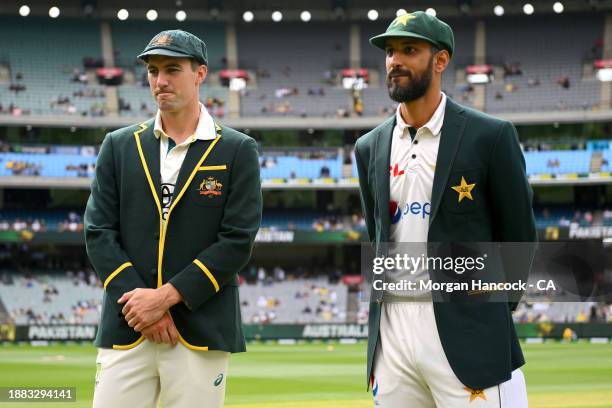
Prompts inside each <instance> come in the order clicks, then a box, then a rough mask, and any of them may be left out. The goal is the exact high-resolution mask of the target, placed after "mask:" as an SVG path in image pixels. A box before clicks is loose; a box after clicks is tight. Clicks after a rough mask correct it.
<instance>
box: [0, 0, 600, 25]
mask: <svg viewBox="0 0 612 408" xmlns="http://www.w3.org/2000/svg"><path fill="white" fill-rule="evenodd" d="M52 3H53V4H52V5H54V6H57V7H59V8H60V10H61V16H62V17H66V16H68V17H84V16H89V17H94V18H116V14H117V11H118V10H119V9H122V8H127V9H128V10H129V11H130V15H131V17H130V18H136V19H145V13H146V11H147V10H150V9H155V10H157V12H158V14H159V19H162V20H163V19H174V16H175V13H176V12H177V11H178V10H184V11H186V12H187V15H188V19H190V20H219V21H240V20H241V16H242V13H243V12H244V11H246V10H251V11H253V12H254V13H255V21H271V18H270V14H271V12H272V11H274V10H279V11H281V12H283V14H284V18H283V21H285V22H287V21H295V20H298V19H299V13H300V12H301V11H303V10H309V11H310V12H311V14H312V19H313V21H316V20H336V19H338V20H366V19H367V13H368V11H369V10H370V9H376V10H377V11H378V16H379V18H380V19H383V20H391V19H392V18H394V17H395V13H396V12H397V10H398V5H399V4H401V3H398V2H397V1H391V0H375V1H372V0H308V1H303V0H299V1H291V2H287V1H286V0H259V1H258V0H248V1H247V0H205V1H202V0H147V1H142V0H133V1H130V2H129V6H127V3H126V1H125V0H56V1H54V2H52ZM525 3H530V4H532V5H533V7H534V9H535V14H552V13H554V12H553V8H552V5H553V1H550V0H549V1H541V0H533V1H529V0H525V1H514V0H500V1H486V0H482V1H478V0H458V1H456V2H448V1H444V0H415V1H411V2H410V4H409V5H410V6H411V7H410V9H409V10H408V11H411V10H425V9H427V8H433V9H435V10H436V12H437V15H438V16H441V17H461V16H467V17H470V16H493V15H494V14H493V8H494V7H495V6H496V5H501V6H502V7H503V8H504V13H505V14H506V15H518V14H523V5H524V4H525ZM562 3H563V9H564V12H587V13H588V12H602V11H611V10H612V0H564V1H562ZM24 4H26V5H28V6H29V7H30V9H31V14H30V15H47V13H48V10H49V7H50V6H51V4H50V2H49V1H48V0H3V1H2V2H1V4H0V15H15V16H16V17H17V16H18V15H19V14H18V10H19V8H20V7H21V6H22V5H24Z"/></svg>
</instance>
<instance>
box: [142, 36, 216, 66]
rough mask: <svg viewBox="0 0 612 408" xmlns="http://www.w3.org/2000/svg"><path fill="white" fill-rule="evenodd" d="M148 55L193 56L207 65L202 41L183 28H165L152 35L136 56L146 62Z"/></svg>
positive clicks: (204, 45) (206, 56)
mask: <svg viewBox="0 0 612 408" xmlns="http://www.w3.org/2000/svg"><path fill="white" fill-rule="evenodd" d="M150 55H165V56H168V57H185V58H193V59H194V60H196V61H198V62H199V63H200V64H203V65H208V54H207V52H206V44H204V41H202V40H200V39H199V38H198V37H196V36H195V35H193V34H191V33H188V32H187V31H183V30H166V31H162V32H161V33H159V34H157V35H156V36H155V37H153V39H152V40H151V41H150V42H149V44H148V45H147V46H146V47H145V49H144V51H143V52H142V53H141V54H140V55H139V56H138V58H140V59H141V60H143V61H145V62H146V61H147V58H148V57H149V56H150Z"/></svg>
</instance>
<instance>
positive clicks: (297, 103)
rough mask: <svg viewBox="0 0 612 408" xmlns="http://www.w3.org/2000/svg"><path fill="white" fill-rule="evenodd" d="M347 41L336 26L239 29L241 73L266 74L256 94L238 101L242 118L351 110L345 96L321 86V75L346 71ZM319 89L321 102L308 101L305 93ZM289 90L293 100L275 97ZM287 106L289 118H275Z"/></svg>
mask: <svg viewBox="0 0 612 408" xmlns="http://www.w3.org/2000/svg"><path fill="white" fill-rule="evenodd" d="M348 40H349V31H348V28H347V26H346V25H343V24H336V23H321V22H317V23H314V22H311V23H308V24H304V23H294V24H282V25H279V24H275V23H257V24H241V25H238V26H237V45H238V55H239V66H240V68H241V69H245V70H249V71H251V72H253V73H254V72H256V71H259V72H267V74H268V75H265V74H264V75H259V76H258V78H257V88H256V89H253V90H250V91H249V92H248V93H247V94H246V95H244V96H243V97H242V98H241V114H242V116H261V115H262V114H266V115H267V114H273V115H289V116H300V115H308V116H333V115H334V114H335V112H336V110H337V109H338V108H339V107H343V108H345V109H350V106H351V103H352V102H351V99H350V92H349V91H348V90H346V89H342V88H336V87H331V86H329V85H326V83H325V72H326V71H336V72H337V71H338V70H340V69H343V68H348ZM322 87H323V88H324V92H325V95H324V96H319V95H308V89H309V88H310V89H313V90H318V89H319V88H322ZM293 88H297V89H298V92H299V94H298V95H292V96H286V97H281V98H277V97H276V96H275V95H276V91H277V90H278V89H293ZM286 103H288V104H289V105H290V107H291V109H290V112H287V113H282V112H276V113H275V112H274V110H275V109H276V108H278V107H279V105H282V104H286ZM264 107H265V108H266V109H267V112H262V108H264ZM278 110H282V109H278ZM270 111H272V112H270Z"/></svg>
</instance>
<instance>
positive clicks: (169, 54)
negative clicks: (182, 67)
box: [138, 48, 193, 62]
mask: <svg viewBox="0 0 612 408" xmlns="http://www.w3.org/2000/svg"><path fill="white" fill-rule="evenodd" d="M150 55H165V56H166V57H177V58H193V56H191V55H188V54H184V53H182V52H176V51H171V50H167V49H165V48H152V49H150V50H149V51H146V52H143V53H142V54H140V55H139V56H138V58H139V59H141V60H143V61H145V62H146V61H147V57H149V56H150Z"/></svg>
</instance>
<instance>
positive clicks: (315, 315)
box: [240, 278, 348, 323]
mask: <svg viewBox="0 0 612 408" xmlns="http://www.w3.org/2000/svg"><path fill="white" fill-rule="evenodd" d="M347 297H348V290H347V287H346V286H345V285H343V284H341V283H340V284H330V283H328V282H327V280H326V279H323V278H320V279H308V280H306V279H297V280H292V281H283V282H274V283H271V284H270V285H262V284H261V283H260V284H257V285H248V284H243V285H242V286H241V287H240V298H241V302H242V308H241V311H242V317H243V320H244V322H245V323H265V322H271V323H331V322H334V323H341V322H342V323H344V322H346V304H347Z"/></svg>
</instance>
